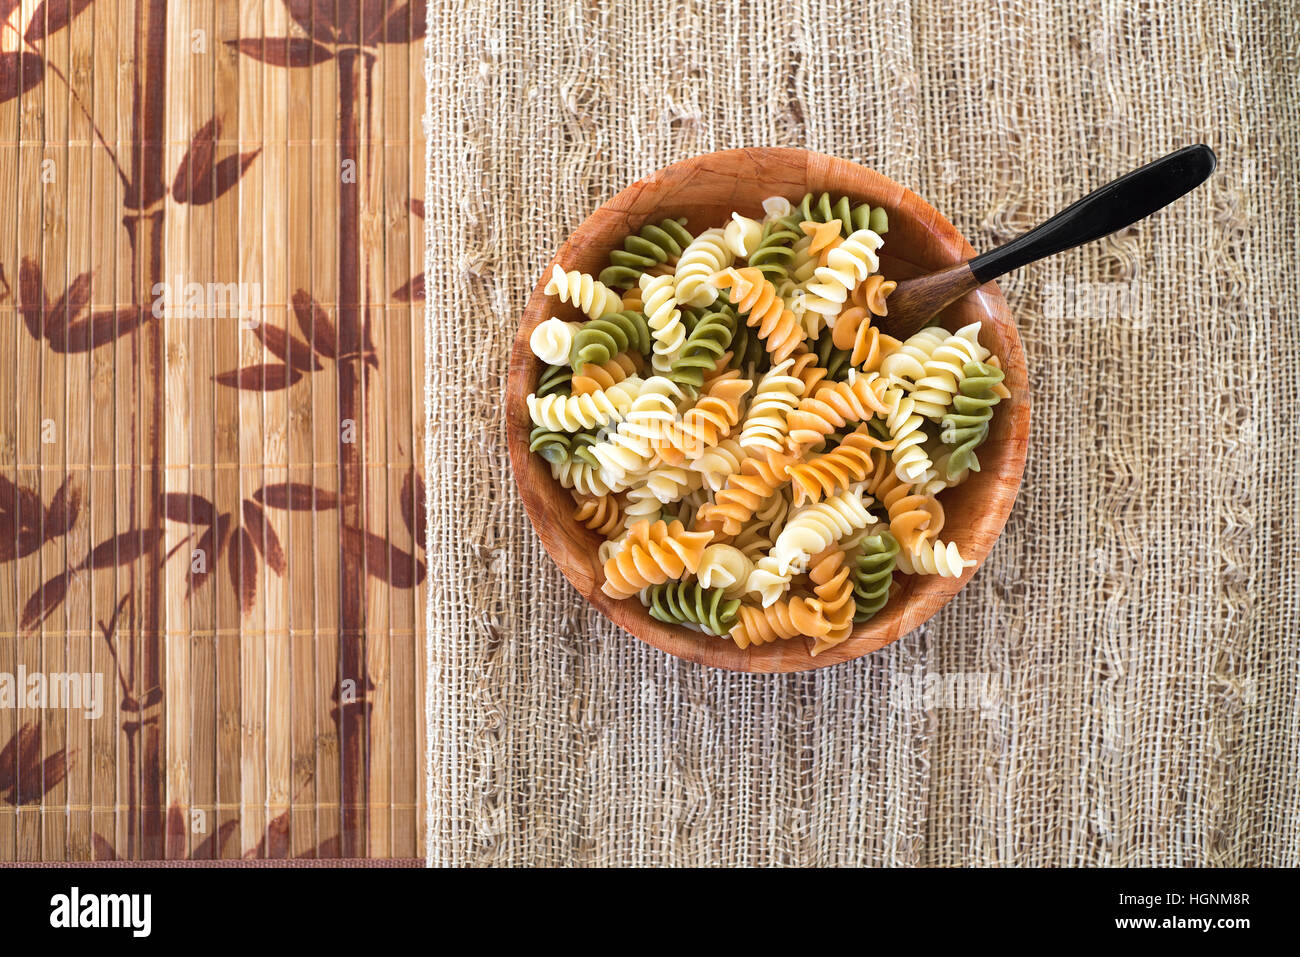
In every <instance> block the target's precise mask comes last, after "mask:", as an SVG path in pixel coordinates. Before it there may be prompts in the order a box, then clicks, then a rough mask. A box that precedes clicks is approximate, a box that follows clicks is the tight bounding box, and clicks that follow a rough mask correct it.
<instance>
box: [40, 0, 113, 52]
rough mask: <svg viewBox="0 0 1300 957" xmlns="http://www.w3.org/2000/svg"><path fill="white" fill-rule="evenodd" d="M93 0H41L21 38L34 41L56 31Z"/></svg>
mask: <svg viewBox="0 0 1300 957" xmlns="http://www.w3.org/2000/svg"><path fill="white" fill-rule="evenodd" d="M94 2H95V0H42V2H41V5H40V6H39V7H37V8H36V12H35V13H34V14H32V19H31V22H30V23H29V25H28V27H27V32H26V33H24V34H23V39H24V40H26V41H27V42H28V43H36V42H37V41H39V40H44V39H45V38H46V37H48V36H50V35H51V34H53V33H58V32H59V31H60V30H62V29H63V28H64V27H66V26H67V25H68V24H69V23H71V22H72V21H73V19H74V18H75V17H76V16H77V14H79V13H81V11H83V10H85V9H86V8H87V7H89V6H90V5H91V4H92V3H94Z"/></svg>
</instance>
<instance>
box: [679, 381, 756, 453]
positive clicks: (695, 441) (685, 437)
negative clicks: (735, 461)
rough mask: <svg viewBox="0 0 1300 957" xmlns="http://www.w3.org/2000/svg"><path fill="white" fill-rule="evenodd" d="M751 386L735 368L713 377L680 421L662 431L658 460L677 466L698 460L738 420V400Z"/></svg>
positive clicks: (724, 435)
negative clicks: (662, 436)
mask: <svg viewBox="0 0 1300 957" xmlns="http://www.w3.org/2000/svg"><path fill="white" fill-rule="evenodd" d="M753 385H754V383H753V382H751V381H750V380H749V379H742V378H740V373H739V372H738V371H736V370H735V369H733V370H731V371H730V372H724V373H722V374H721V375H718V376H715V377H714V378H713V379H712V380H710V382H709V387H708V389H706V390H705V392H704V394H703V395H702V396H700V400H699V401H698V402H696V403H695V405H694V406H693V407H692V408H691V409H689V410H688V411H687V412H686V414H684V415H683V416H682V419H681V421H680V422H674V423H672V424H670V425H669V426H668V427H667V428H666V429H665V430H664V438H665V440H666V441H665V442H664V443H662V444H661V445H660V446H659V457H660V458H661V459H663V460H664V461H665V462H667V463H668V464H669V465H677V464H679V463H681V462H682V461H684V460H687V459H690V460H692V461H693V460H695V459H698V458H699V457H700V456H701V455H703V454H704V453H705V452H707V451H708V450H709V449H710V448H712V447H713V446H715V445H717V444H718V440H719V439H722V438H725V437H726V436H727V434H728V433H730V432H731V429H732V428H733V427H734V426H735V425H736V423H737V422H739V421H740V400H741V399H742V398H743V397H744V396H745V394H746V393H747V392H749V390H750V388H752V387H753Z"/></svg>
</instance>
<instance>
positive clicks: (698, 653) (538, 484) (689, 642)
mask: <svg viewBox="0 0 1300 957" xmlns="http://www.w3.org/2000/svg"><path fill="white" fill-rule="evenodd" d="M758 157H761V158H762V159H763V160H764V161H768V162H771V161H777V162H779V163H783V164H787V165H792V166H794V167H796V168H799V169H801V170H802V171H803V175H804V177H805V179H813V178H814V176H815V177H817V178H820V179H823V180H829V179H835V180H836V181H841V180H846V181H851V182H853V183H854V184H855V185H854V186H853V187H826V191H828V192H831V193H832V194H833V195H840V194H841V193H842V194H844V195H849V196H850V197H853V198H855V199H861V198H863V197H866V198H868V199H869V201H870V202H871V203H872V204H873V205H884V206H886V208H887V209H888V211H889V215H890V220H891V225H893V224H894V223H895V222H896V220H895V217H896V216H899V215H910V216H912V217H914V218H915V221H916V225H918V226H919V227H920V228H921V229H922V231H923V232H924V233H926V234H927V235H928V237H929V238H930V239H931V241H932V242H933V243H934V244H935V245H936V246H937V247H938V248H937V249H936V250H935V251H936V252H937V253H939V254H940V255H941V257H942V258H943V259H946V260H950V261H946V262H944V263H943V264H942V265H953V264H956V263H958V262H961V261H963V260H965V259H969V258H970V257H972V256H974V255H975V250H974V249H973V248H972V247H971V245H970V243H969V242H967V241H966V239H965V237H963V236H962V235H961V233H959V232H958V231H957V229H956V227H954V226H953V225H952V223H950V222H949V221H948V220H947V218H945V217H944V216H943V215H942V214H941V213H940V212H939V211H938V210H937V209H935V208H934V207H933V206H931V205H930V204H929V203H928V202H926V201H925V200H923V199H922V198H921V197H920V196H918V195H917V194H915V193H913V192H912V191H911V190H909V189H907V188H906V187H904V186H902V185H901V184H899V183H897V182H895V181H894V180H892V179H890V178H889V177H887V176H885V175H884V174H882V173H879V172H877V171H876V170H873V169H870V168H868V167H865V166H862V165H860V164H857V163H854V162H852V161H849V160H844V159H840V158H838V157H834V156H828V155H826V154H823V153H816V152H813V151H810V150H803V149H798V148H793V147H751V148H747V149H731V150H719V151H716V152H712V153H704V154H698V155H696V156H693V157H689V158H687V159H684V160H681V161H679V162H677V163H673V164H670V165H669V166H666V167H663V168H661V169H658V170H656V171H654V172H653V173H651V174H649V175H648V176H645V177H643V178H641V179H639V180H637V181H636V182H635V183H633V184H631V185H630V186H628V187H626V188H625V189H623V190H621V191H619V192H618V193H616V194H615V195H614V196H612V197H611V198H610V199H608V200H607V201H606V202H604V203H602V204H601V205H600V206H599V207H597V209H595V210H594V211H593V212H592V213H591V214H590V215H589V216H588V217H587V218H586V219H584V220H583V222H582V223H581V224H580V225H579V226H578V227H577V228H576V229H575V230H574V231H573V232H572V233H571V234H570V235H569V237H568V238H567V239H566V240H565V242H564V244H563V245H562V246H561V247H560V249H559V250H558V251H557V253H556V254H555V256H554V257H553V258H552V259H551V260H550V262H549V263H548V264H547V266H546V268H545V270H544V271H543V273H542V276H541V278H540V279H539V280H538V282H537V284H536V285H535V287H534V289H533V292H532V294H531V296H530V297H529V300H528V304H527V306H526V307H525V309H524V312H523V314H522V316H521V317H520V322H519V328H518V330H517V332H516V335H515V340H514V343H513V345H512V347H511V353H510V367H509V377H508V379H507V384H506V428H507V444H508V448H509V454H510V462H511V472H512V475H513V477H514V480H515V484H516V486H517V487H518V489H519V493H520V495H521V497H522V498H523V501H524V508H525V511H526V512H527V514H528V518H529V521H530V523H531V524H532V526H533V528H534V530H535V531H536V532H537V535H538V537H539V538H540V539H541V541H542V545H543V547H544V548H545V549H546V552H547V554H548V555H549V556H550V558H551V559H552V560H553V561H554V562H555V564H556V565H557V566H559V568H560V571H561V572H562V573H563V574H564V576H565V578H567V579H568V581H569V583H570V584H572V585H573V587H574V588H576V589H577V591H578V593H579V594H580V595H582V597H583V598H585V599H586V600H587V602H588V603H590V604H591V605H592V606H594V607H595V608H596V609H597V610H598V611H600V612H601V614H602V615H604V616H605V617H606V618H608V619H610V620H611V621H613V622H614V623H615V624H616V625H618V626H619V627H620V628H622V629H623V630H624V631H627V632H628V633H630V634H632V635H634V636H635V637H637V638H639V639H640V640H642V641H644V642H646V643H647V644H649V645H651V646H653V647H655V648H658V649H659V650H661V651H664V652H667V653H668V654H670V655H673V656H675V657H678V658H682V659H685V660H687V661H692V662H695V663H698V664H702V665H708V666H710V667H715V668H722V669H725V670H730V671H739V672H749V673H789V672H797V671H809V670H813V669H817V668H824V667H829V666H831V665H835V664H840V663H842V662H845V661H851V660H854V659H856V658H860V657H862V656H863V655H867V654H870V653H871V652H873V651H877V650H879V649H880V648H883V647H884V646H886V645H888V644H891V643H893V642H895V641H897V640H898V639H899V638H901V637H903V636H904V635H906V634H908V633H910V632H912V631H914V630H915V629H917V628H919V627H920V626H921V625H923V624H925V623H926V622H927V621H928V620H929V619H930V618H932V617H933V616H934V615H935V614H936V613H937V612H938V611H939V610H940V609H941V608H942V607H943V606H944V605H946V604H947V603H948V602H949V601H950V600H952V598H953V597H954V596H955V595H956V594H957V593H958V592H959V591H961V589H962V588H964V587H965V585H966V584H967V582H969V581H970V580H971V578H972V576H973V575H974V574H975V572H977V571H978V570H979V569H980V568H981V567H982V566H983V564H984V561H985V559H986V558H987V557H988V554H989V552H990V551H991V550H992V548H993V546H994V545H995V544H996V542H997V540H998V538H999V537H1000V536H1001V533H1002V530H1003V528H1004V527H1005V525H1006V521H1007V518H1008V516H1009V515H1010V512H1011V508H1012V506H1013V505H1014V503H1015V499H1016V497H1017V494H1018V492H1019V489H1020V485H1021V483H1022V480H1023V476H1024V468H1025V458H1026V453H1027V444H1028V431H1029V416H1030V396H1029V389H1028V370H1027V367H1026V364H1025V355H1024V349H1023V346H1022V344H1021V341H1020V335H1019V330H1018V329H1017V327H1016V325H1015V321H1014V319H1013V317H1012V315H1011V311H1010V309H1009V307H1008V306H1007V302H1006V299H1005V298H1004V297H1003V295H1002V292H1001V290H1000V289H999V288H998V286H997V284H996V283H992V282H990V283H986V284H985V285H983V286H980V287H979V288H978V289H976V290H974V291H973V292H971V293H968V294H967V295H966V296H964V297H963V298H962V299H961V300H958V303H957V304H954V306H952V307H949V308H955V307H956V306H957V305H958V304H960V303H963V302H965V303H968V304H970V303H974V304H976V305H977V306H978V309H979V310H980V311H981V312H983V313H986V314H987V318H988V319H991V320H992V321H993V322H994V323H996V324H997V325H998V327H999V329H1000V333H1001V336H1002V337H1003V338H1004V339H1005V340H1006V343H1005V345H1004V348H1003V349H1002V351H1001V354H1000V355H999V358H1000V359H1001V361H1002V363H1003V368H1004V371H1005V372H1006V376H1007V380H1006V381H1007V384H1008V387H1009V388H1010V389H1011V390H1012V395H1013V399H1012V400H1007V401H1004V402H1003V403H1002V404H1001V405H1000V406H999V413H998V417H996V418H995V424H996V426H997V431H998V432H999V433H1000V434H999V437H998V441H997V444H999V445H1001V446H1002V447H1003V451H1002V455H1001V456H1000V458H999V463H998V466H997V468H996V470H991V469H986V470H985V471H983V472H981V473H979V480H980V481H989V480H992V481H993V482H994V483H995V484H994V486H993V489H992V495H990V497H989V500H990V502H991V503H992V504H993V505H994V506H995V507H994V508H992V509H990V510H989V511H988V512H987V513H985V514H984V515H983V516H980V517H977V518H976V519H975V525H974V527H973V530H976V531H977V532H978V534H977V535H976V536H975V541H974V542H973V544H971V545H970V547H969V550H968V549H967V547H966V545H965V543H963V548H962V554H963V555H964V556H966V557H967V558H973V559H974V560H975V564H974V565H973V566H972V567H970V568H967V569H966V570H965V572H964V573H963V574H962V575H961V576H959V577H957V578H941V577H939V576H912V575H908V576H902V577H903V579H904V581H905V582H906V584H905V585H904V587H903V588H902V589H899V590H897V591H895V592H894V593H892V594H891V596H890V605H899V603H900V602H901V606H899V607H897V609H896V610H894V611H890V610H889V607H888V606H887V608H886V611H882V612H881V613H880V614H878V615H877V616H876V617H875V618H873V619H872V620H871V621H869V622H866V623H864V624H862V625H858V626H855V628H854V631H853V634H852V635H851V636H850V637H849V638H848V639H846V640H845V641H844V642H843V643H841V644H839V645H837V646H835V647H833V648H831V649H828V650H827V651H825V652H823V653H822V654H820V655H818V656H817V657H816V658H814V657H812V656H811V655H810V654H809V653H808V642H807V641H804V640H798V639H795V640H792V641H784V642H776V643H773V644H769V645H764V646H761V647H753V646H751V647H750V648H747V649H743V650H742V649H740V648H737V647H736V645H735V643H734V642H731V641H729V640H727V639H726V638H725V636H724V637H722V638H718V637H714V636H711V635H707V634H704V633H702V632H697V631H694V630H692V629H688V628H685V627H681V626H673V625H668V624H666V623H663V622H659V621H656V620H655V619H653V618H651V617H650V616H649V614H648V613H647V611H646V609H645V607H644V606H642V605H641V604H640V602H638V601H636V600H634V599H625V600H615V599H611V598H609V597H608V596H607V595H605V593H604V592H602V591H601V590H600V580H601V578H602V577H603V576H601V575H599V574H598V573H597V571H598V569H596V568H595V567H594V565H597V564H598V563H595V562H594V554H593V555H592V560H593V562H592V565H593V567H584V566H583V564H582V563H580V562H576V561H573V560H572V559H573V557H574V555H575V551H574V550H575V548H576V549H578V552H577V553H578V554H580V553H581V552H582V550H583V549H584V544H583V542H584V541H585V542H586V545H585V547H586V548H590V547H591V542H593V541H595V540H596V539H597V536H596V534H595V533H594V532H590V531H588V530H587V529H585V528H583V527H582V526H580V525H579V523H578V522H577V521H576V520H575V519H573V518H572V515H571V510H570V511H568V512H566V513H565V514H564V515H563V516H561V517H560V519H558V520H557V519H556V517H555V516H554V514H553V511H552V510H551V508H550V507H548V504H547V501H546V499H547V493H546V492H545V491H544V490H543V487H544V486H545V485H547V484H549V485H550V486H554V487H555V488H558V487H559V483H558V482H556V481H555V479H554V478H552V476H551V473H550V469H549V467H548V466H547V465H546V463H545V462H544V461H543V460H542V459H541V457H540V456H537V455H533V454H532V453H530V452H529V451H528V433H529V431H530V430H531V427H532V421H531V418H530V416H529V414H528V409H527V405H526V402H525V398H526V396H527V395H528V394H529V393H530V392H532V391H533V387H534V384H535V380H536V373H535V372H534V371H533V370H534V369H535V368H537V367H539V366H540V360H538V359H537V358H536V357H535V356H534V355H533V353H532V349H531V347H530V344H529V337H530V335H531V333H532V330H533V329H534V328H535V327H536V325H537V324H538V323H539V322H541V321H542V320H543V319H544V318H545V317H546V316H547V315H549V314H550V313H551V310H550V309H548V308H546V305H547V303H548V302H550V301H552V300H554V299H555V297H553V296H548V295H546V294H545V292H544V291H543V290H544V287H545V285H546V281H547V278H548V277H549V275H550V273H551V270H552V267H553V265H554V264H556V263H559V264H560V265H562V266H563V268H565V269H572V268H576V267H574V266H573V265H571V264H572V262H573V261H574V259H575V258H577V257H576V255H575V252H577V251H580V250H581V249H583V248H585V247H587V246H590V245H592V243H591V242H590V241H588V237H590V236H592V234H595V233H599V232H600V231H602V230H603V229H605V228H606V227H607V221H608V220H609V219H610V218H611V217H618V218H619V219H620V222H621V223H622V224H623V226H626V231H627V232H632V231H635V230H637V229H639V228H640V227H641V226H642V225H643V224H644V223H645V222H648V221H650V220H651V219H656V218H657V217H658V216H660V215H662V213H656V212H655V209H654V208H651V209H650V210H649V211H647V212H644V213H634V212H633V210H635V208H636V206H637V201H638V199H639V198H640V197H641V196H642V194H643V193H645V192H646V191H647V190H650V189H654V188H655V185H656V183H660V182H663V181H665V180H668V179H671V178H672V177H673V176H675V175H678V174H680V173H683V172H685V173H701V172H708V173H710V174H722V175H731V176H734V175H735V174H736V164H737V163H740V164H749V165H751V166H753V165H755V164H756V162H757V158H758ZM723 171H725V173H724V172H723ZM805 191H806V190H805ZM816 191H820V190H816ZM767 195H784V194H783V193H781V192H780V188H779V187H777V188H775V189H774V191H773V192H772V193H768V194H767ZM800 195H802V193H801V194H800ZM788 198H789V197H788ZM792 201H794V202H797V201H798V200H797V198H794V199H792ZM620 228H622V227H620ZM601 245H602V246H603V243H602V244H601ZM604 251H605V252H606V253H607V252H608V249H607V248H605V250H604ZM998 418H1001V419H1003V420H1005V421H1004V422H1001V423H1000V422H998ZM992 442H993V438H992V437H990V443H992ZM563 494H564V499H565V501H571V498H570V496H569V493H568V491H567V490H563ZM915 579H924V585H923V586H921V587H919V588H918V587H917V586H916V583H915V581H914V580H915ZM882 616H883V617H882Z"/></svg>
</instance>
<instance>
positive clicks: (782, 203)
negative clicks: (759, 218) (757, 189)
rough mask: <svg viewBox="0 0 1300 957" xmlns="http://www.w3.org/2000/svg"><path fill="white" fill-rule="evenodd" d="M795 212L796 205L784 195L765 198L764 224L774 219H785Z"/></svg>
mask: <svg viewBox="0 0 1300 957" xmlns="http://www.w3.org/2000/svg"><path fill="white" fill-rule="evenodd" d="M793 212H794V205H793V204H792V203H791V202H790V201H789V200H788V199H786V198H785V197H784V196H769V197H768V198H767V199H765V200H763V225H765V226H766V225H767V224H768V223H770V222H772V220H774V219H785V218H786V217H787V216H789V215H790V214H791V213H793Z"/></svg>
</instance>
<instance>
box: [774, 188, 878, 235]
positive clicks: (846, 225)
mask: <svg viewBox="0 0 1300 957" xmlns="http://www.w3.org/2000/svg"><path fill="white" fill-rule="evenodd" d="M832 219H838V220H839V221H840V230H841V231H842V232H843V233H844V235H845V236H848V235H849V234H850V233H852V232H853V231H854V230H857V229H870V230H871V231H872V232H874V233H876V234H877V235H879V236H883V235H884V234H885V233H887V232H889V214H888V213H886V212H885V210H884V208H883V207H881V206H872V205H871V204H870V203H860V204H858V205H857V206H854V205H853V204H852V203H851V202H850V201H849V198H848V197H847V196H841V197H840V198H839V199H837V200H835V202H833V203H832V202H831V198H830V195H829V194H827V193H822V194H821V195H820V196H818V197H817V198H816V199H814V198H813V194H812V193H809V194H808V195H807V196H805V197H804V198H803V199H802V200H801V201H800V203H799V205H797V206H795V208H794V212H793V213H791V214H790V215H789V216H786V217H785V218H784V219H782V220H781V223H782V224H783V225H785V226H786V228H788V229H791V230H797V229H798V228H799V224H800V223H802V222H808V221H811V222H814V223H829V222H830V221H831V220H832Z"/></svg>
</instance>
